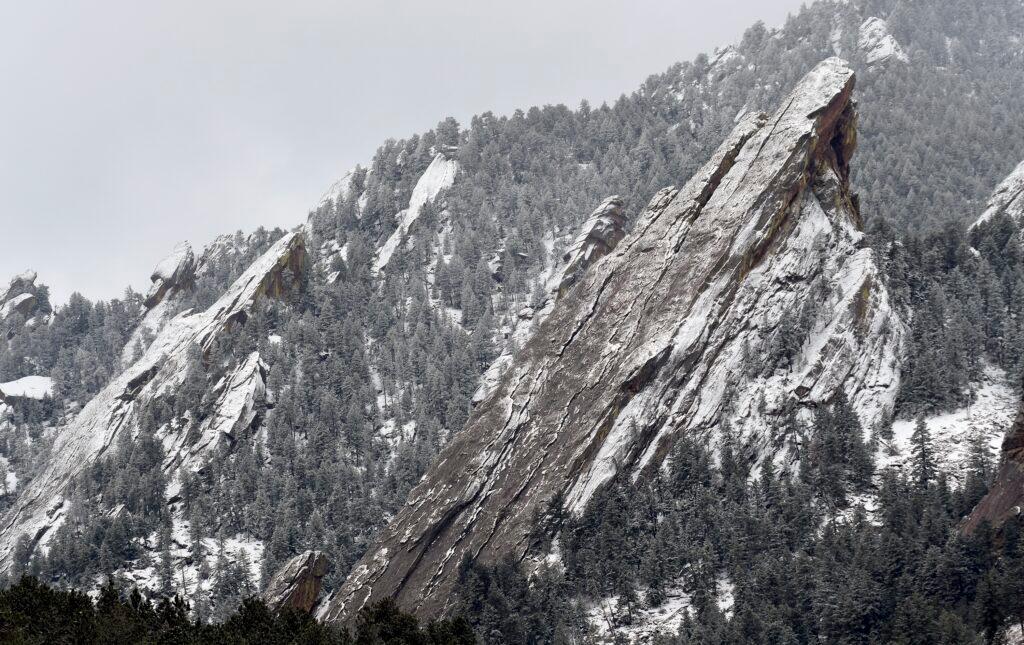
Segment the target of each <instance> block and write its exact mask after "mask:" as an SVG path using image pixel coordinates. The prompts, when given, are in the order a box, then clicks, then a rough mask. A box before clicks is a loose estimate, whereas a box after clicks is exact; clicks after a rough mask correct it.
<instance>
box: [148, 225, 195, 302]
mask: <svg viewBox="0 0 1024 645" xmlns="http://www.w3.org/2000/svg"><path fill="white" fill-rule="evenodd" d="M195 273H196V256H195V254H194V253H193V252H192V246H191V245H190V244H189V243H188V242H182V243H181V244H179V245H177V246H176V247H174V250H173V251H171V253H170V255H168V256H167V257H165V258H164V259H163V260H161V261H160V263H159V264H157V265H156V268H155V269H153V274H152V275H151V276H149V280H150V282H152V285H150V287H149V293H147V294H146V299H145V301H144V304H145V305H146V308H147V309H152V308H153V307H155V306H157V305H158V304H160V302H162V301H163V299H164V298H165V297H166V296H167V294H168V293H169V292H170V291H171V290H172V289H183V288H186V287H188V286H190V285H191V283H192V281H193V280H194V279H195Z"/></svg>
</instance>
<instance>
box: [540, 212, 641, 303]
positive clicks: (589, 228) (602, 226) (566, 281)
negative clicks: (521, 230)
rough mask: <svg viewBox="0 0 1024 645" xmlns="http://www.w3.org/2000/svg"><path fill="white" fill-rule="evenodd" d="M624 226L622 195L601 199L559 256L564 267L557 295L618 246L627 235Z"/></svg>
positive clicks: (564, 291) (566, 289) (561, 293)
mask: <svg viewBox="0 0 1024 645" xmlns="http://www.w3.org/2000/svg"><path fill="white" fill-rule="evenodd" d="M625 228H626V214H625V213H624V212H623V210H622V198H621V197H619V196H618V195H613V196H611V197H609V198H608V199H606V200H604V201H603V202H601V205H600V206H598V207H597V208H596V209H595V210H594V212H593V213H591V214H590V217H588V218H587V221H586V222H585V223H584V224H583V230H582V232H581V233H580V234H579V236H578V237H577V238H576V240H575V241H574V242H573V244H572V247H570V249H569V250H568V251H566V253H565V255H564V256H562V262H563V263H565V269H564V270H563V271H562V279H561V281H560V282H559V283H558V292H557V293H558V297H559V298H561V297H562V296H564V295H565V293H566V292H567V291H568V290H569V288H570V287H571V286H572V285H574V284H576V282H577V281H578V280H579V278H580V276H582V275H583V272H584V271H586V270H587V268H588V267H589V266H590V265H592V264H593V263H594V262H597V261H598V260H599V259H601V258H602V257H604V256H606V255H608V254H609V253H611V252H612V251H613V250H614V249H615V247H616V246H618V244H619V242H621V241H622V238H623V237H625V236H626V230H625Z"/></svg>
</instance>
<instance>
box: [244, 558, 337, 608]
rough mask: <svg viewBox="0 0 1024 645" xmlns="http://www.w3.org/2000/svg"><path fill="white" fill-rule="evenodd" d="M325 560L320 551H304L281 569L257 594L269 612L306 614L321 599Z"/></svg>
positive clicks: (325, 568) (326, 562)
mask: <svg viewBox="0 0 1024 645" xmlns="http://www.w3.org/2000/svg"><path fill="white" fill-rule="evenodd" d="M328 565H329V563H328V561H327V556H326V555H324V554H323V553H322V552H320V551H306V552H305V553H300V554H299V555H297V556H295V557H294V558H292V559H291V560H289V561H288V562H286V563H285V564H284V566H283V567H281V568H280V569H279V570H278V571H277V573H275V574H274V577H272V578H271V579H270V582H268V583H267V588H266V589H265V590H264V591H263V593H262V594H260V597H261V598H262V599H263V602H265V603H267V606H268V607H270V608H271V609H273V610H275V611H278V610H281V609H297V610H298V611H301V612H306V613H309V612H311V611H313V608H314V607H315V606H316V603H317V601H318V600H319V599H320V586H321V582H322V581H323V577H324V576H325V575H327V568H328Z"/></svg>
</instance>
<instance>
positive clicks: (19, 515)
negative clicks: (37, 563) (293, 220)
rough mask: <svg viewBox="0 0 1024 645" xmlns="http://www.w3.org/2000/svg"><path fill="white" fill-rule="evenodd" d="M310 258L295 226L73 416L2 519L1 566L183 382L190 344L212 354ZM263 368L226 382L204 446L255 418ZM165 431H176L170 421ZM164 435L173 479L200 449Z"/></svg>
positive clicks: (55, 521)
mask: <svg viewBox="0 0 1024 645" xmlns="http://www.w3.org/2000/svg"><path fill="white" fill-rule="evenodd" d="M304 262H305V242H304V240H303V238H302V236H301V235H298V234H296V233H288V234H287V235H285V236H284V237H282V238H281V239H280V240H278V241H277V242H275V243H274V245H273V246H271V247H270V249H269V250H267V252H266V253H264V254H263V255H262V256H260V257H259V258H258V259H257V260H256V261H255V262H254V263H253V264H252V265H251V266H250V267H249V268H248V269H246V271H245V273H243V274H242V275H241V276H240V277H239V278H238V279H237V280H236V281H235V282H234V283H233V284H232V285H231V286H230V287H229V288H228V290H227V291H226V292H225V293H224V295H222V296H221V297H220V298H219V299H218V300H217V302H215V303H214V304H213V305H211V306H210V308H209V309H207V310H206V311H204V312H201V313H196V314H189V313H188V312H186V313H184V314H181V315H179V316H177V317H176V318H174V319H173V320H171V321H170V322H169V323H167V325H166V326H165V327H164V328H163V329H162V330H161V331H160V334H159V335H158V336H157V337H156V339H155V340H154V341H153V343H152V344H151V345H150V346H149V348H148V349H147V350H146V352H145V354H143V356H142V357H141V358H139V359H138V360H137V361H136V362H134V363H133V364H132V365H130V366H129V367H128V368H127V369H125V371H124V372H122V373H121V374H120V375H119V376H118V377H116V378H115V379H113V380H112V381H111V382H110V383H109V384H108V385H107V387H105V388H104V389H103V390H101V391H100V392H99V393H98V394H97V395H96V396H95V397H94V398H93V399H92V400H91V401H89V403H87V404H86V405H85V407H84V408H82V411H81V412H80V413H79V414H78V415H77V416H76V417H75V419H74V420H73V421H72V422H71V423H69V424H68V425H67V426H65V427H63V428H60V429H59V430H58V432H57V438H56V440H55V442H54V445H53V448H52V450H51V452H50V457H49V463H48V464H47V466H46V468H45V469H44V470H43V472H42V474H41V475H39V476H38V477H36V478H35V479H34V480H33V481H32V483H31V484H30V485H29V486H28V487H26V489H25V490H24V491H22V493H21V495H19V497H18V499H17V501H16V502H15V504H14V506H13V507H12V508H11V509H10V510H9V511H8V512H7V513H6V515H5V516H4V518H3V522H2V524H0V572H6V571H8V570H10V567H11V564H12V562H11V558H12V555H13V550H14V545H15V542H16V541H17V540H18V538H19V537H20V536H21V535H26V534H27V535H28V536H29V537H30V538H31V539H32V540H33V544H34V545H39V544H45V543H46V542H47V541H48V540H49V538H50V537H51V536H52V535H53V530H54V529H55V528H56V527H57V526H59V525H60V523H61V522H63V520H64V517H65V514H66V512H67V509H68V501H67V500H66V499H65V496H64V495H65V491H66V489H67V486H68V484H69V483H70V482H71V481H72V479H73V478H74V477H75V475H77V474H78V473H80V472H82V470H84V469H85V468H86V467H87V466H88V465H89V464H91V463H93V462H94V461H95V460H97V459H99V458H100V457H102V456H103V455H104V454H105V453H106V451H107V449H108V448H111V447H113V446H115V445H116V443H117V439H118V437H119V436H120V435H121V434H122V433H125V432H128V433H132V434H134V433H135V432H137V430H138V414H139V411H140V410H141V409H142V407H143V405H144V404H145V403H146V402H147V401H149V400H152V399H154V398H156V397H160V396H163V395H165V394H168V393H173V392H174V391H175V390H176V389H177V388H178V387H180V385H181V384H182V382H183V380H184V378H185V375H186V366H187V364H188V363H187V361H188V355H189V351H190V348H192V347H195V346H197V347H198V348H199V350H200V351H201V352H203V353H204V354H205V353H206V352H208V351H209V349H210V347H211V346H212V344H213V342H214V341H215V339H216V338H217V336H218V334H220V333H222V332H224V331H226V330H229V329H230V328H231V327H232V326H233V325H235V324H237V323H241V322H245V320H246V319H247V318H248V316H249V315H250V313H251V311H252V308H253V305H254V304H255V303H256V302H257V301H258V300H259V299H260V298H262V297H264V296H272V297H273V296H278V295H280V294H281V293H282V292H283V288H284V287H283V284H284V283H283V276H282V274H283V272H284V270H285V269H286V268H287V269H290V270H291V271H292V272H294V273H295V274H298V273H300V272H301V271H302V270H303V267H304ZM260 374H261V372H260V364H259V357H258V356H250V357H249V359H248V360H247V361H245V362H244V363H243V364H242V365H241V366H240V367H239V368H238V369H237V370H235V371H234V372H233V373H232V375H231V376H229V377H228V378H226V379H225V381H224V382H222V383H221V384H219V385H218V387H219V388H220V391H221V395H220V396H221V398H220V399H219V401H220V403H221V407H220V408H219V409H218V410H217V411H216V412H215V414H214V415H213V416H212V417H211V418H210V419H209V420H208V421H207V422H206V424H205V425H204V426H203V431H202V432H201V433H200V444H202V446H205V447H212V445H214V444H213V442H211V441H210V436H211V432H216V431H223V432H230V430H232V429H234V428H237V427H239V424H240V423H241V424H244V423H246V419H250V420H251V417H250V416H249V415H250V413H251V412H250V411H249V410H248V409H247V405H251V402H252V401H254V400H255V399H256V398H257V397H259V396H261V395H262V392H263V389H262V388H263V384H262V382H257V381H256V380H255V376H254V375H260ZM211 426H212V430H211ZM161 432H162V433H167V432H170V431H169V430H168V429H166V428H164V429H162V430H161ZM162 438H163V440H164V445H165V447H166V446H168V445H170V447H171V448H172V450H170V451H169V453H168V455H167V457H166V462H165V464H166V466H165V469H166V470H167V471H168V474H169V475H171V476H172V479H173V478H174V476H175V475H176V474H177V468H178V467H180V466H181V465H183V464H185V463H193V462H194V461H195V459H196V457H197V450H196V449H195V447H194V446H191V445H188V446H186V445H184V440H185V439H184V437H179V436H175V437H166V436H164V437H162ZM203 442H205V443H203ZM172 485H173V484H172Z"/></svg>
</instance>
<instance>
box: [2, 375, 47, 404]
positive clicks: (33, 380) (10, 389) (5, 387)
mask: <svg viewBox="0 0 1024 645" xmlns="http://www.w3.org/2000/svg"><path fill="white" fill-rule="evenodd" d="M0 392H2V393H3V394H4V395H5V396H11V397H22V398H26V399H45V398H46V397H48V396H53V379H52V378H50V377H49V376H25V377H22V378H20V379H17V380H15V381H8V382H7V383H0Z"/></svg>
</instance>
